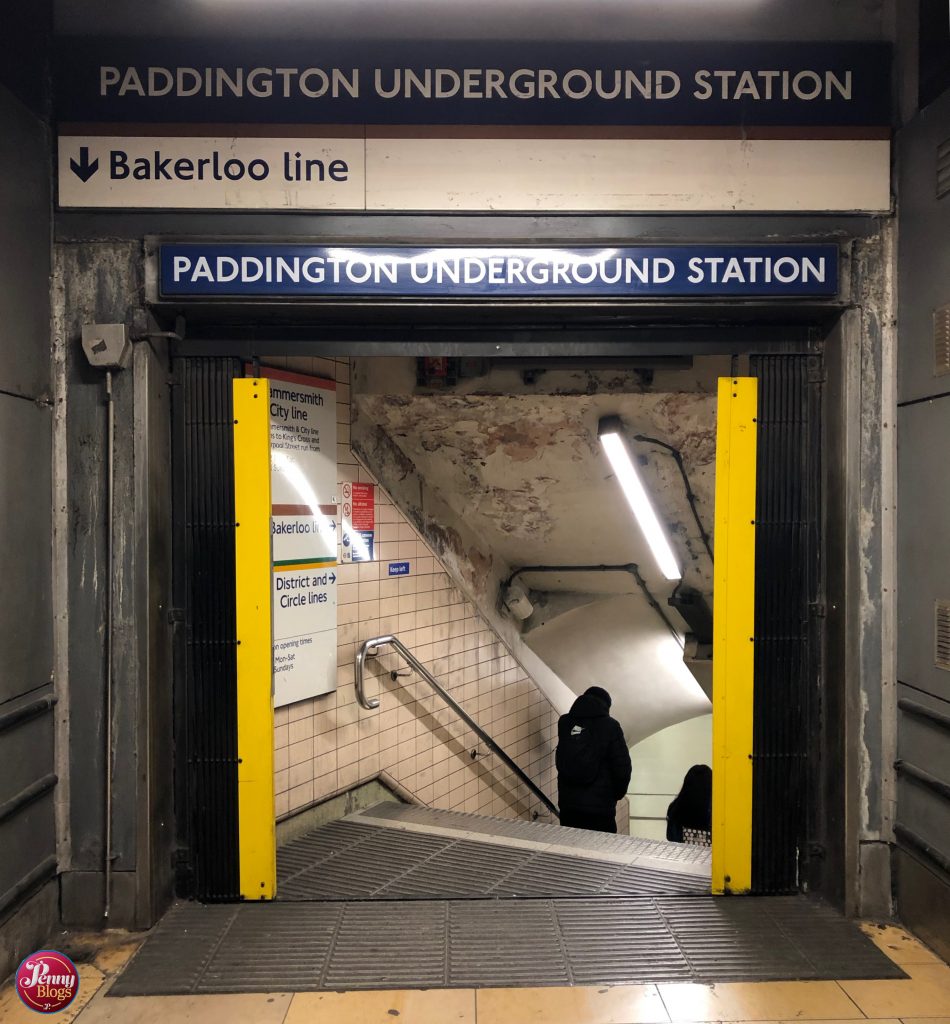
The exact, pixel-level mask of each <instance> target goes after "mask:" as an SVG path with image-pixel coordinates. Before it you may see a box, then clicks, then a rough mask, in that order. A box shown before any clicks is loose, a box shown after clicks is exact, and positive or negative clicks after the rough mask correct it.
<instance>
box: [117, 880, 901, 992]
mask: <svg viewBox="0 0 950 1024" xmlns="http://www.w3.org/2000/svg"><path fill="white" fill-rule="evenodd" d="M904 976H905V975H904V973H903V972H902V971H901V969H900V968H899V967H898V966H897V965H896V964H894V963H893V962H892V961H891V960H889V959H888V958H887V957H886V956H885V955H884V954H883V953H882V952H881V951H880V950H879V949H878V948H877V947H876V946H875V945H874V944H873V943H872V942H871V940H870V939H868V938H867V936H865V935H864V934H863V933H862V932H861V930H860V929H859V928H858V927H857V926H856V925H855V924H854V923H853V922H850V921H847V920H845V919H844V918H842V917H841V916H840V915H838V914H837V913H836V912H835V911H834V910H832V909H831V908H830V907H828V906H826V905H823V904H821V903H819V902H817V901H815V900H812V899H809V898H807V897H803V896H802V897H788V898H783V897H744V898H734V899H724V898H716V897H710V896H703V897H697V898H691V899H683V898H677V897H657V898H652V897H641V898H638V897H615V898H613V899H610V900H604V899H597V898H594V899H584V898H574V899H548V898H542V899H520V900H498V899H487V900H415V901H412V902H406V901H403V900H394V901H388V902H387V901H375V902H357V903H341V902H335V903H329V902H306V903H292V902H285V903H243V904H230V905H221V904H217V905H211V906H205V905H202V904H199V903H185V904H178V905H176V906H175V907H173V908H172V910H171V911H169V913H168V914H166V916H165V918H164V919H163V920H162V921H161V923H160V924H159V925H158V926H157V927H156V928H155V929H154V931H153V932H152V934H151V935H150V936H149V938H148V940H147V941H146V942H145V943H144V945H143V946H142V948H141V949H140V950H139V952H138V953H137V954H136V956H135V957H134V959H133V960H132V961H131V963H130V964H129V966H128V967H127V968H126V970H125V971H124V972H123V973H122V974H121V975H120V976H119V978H118V979H117V980H116V982H115V983H114V985H113V986H112V988H111V990H110V992H109V994H110V995H113V996H131V995H175V994H201V993H212V992H252V991H253V992H279V991H283V992H300V991H321V990H339V989H386V988H398V987H413V988H418V987H433V988H469V987H492V986H504V985H512V986H549V985H593V984H599V985H619V984H627V983H633V982H678V981H683V982H688V981H696V982H706V983H710V982H725V981H793V980H795V981H797V980H835V979H839V980H844V979H857V978H902V977H904Z"/></svg>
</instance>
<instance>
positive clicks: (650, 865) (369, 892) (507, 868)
mask: <svg viewBox="0 0 950 1024" xmlns="http://www.w3.org/2000/svg"><path fill="white" fill-rule="evenodd" d="M393 806H394V807H396V808H397V809H398V805H393ZM377 810H379V808H374V809H373V810H372V811H370V812H366V813H364V814H358V815H354V816H352V817H350V818H347V819H344V820H342V821H333V822H330V823H329V824H327V825H322V826H320V827H319V828H316V829H314V830H313V831H312V832H309V833H307V834H306V835H303V836H300V837H299V838H297V839H294V840H293V841H291V842H290V843H288V844H286V845H285V846H282V847H281V848H280V849H279V850H278V851H277V893H278V899H280V900H357V899H364V900H391V899H405V900H410V899H418V900H432V899H482V898H486V897H494V898H500V899H509V898H515V897H544V896H548V897H558V896H660V895H683V896H688V895H703V894H706V893H708V892H709V873H708V870H707V869H706V868H705V866H704V863H703V862H702V861H699V862H697V860H696V856H695V854H696V853H699V854H700V855H706V856H708V851H705V850H702V849H701V848H688V847H686V848H684V847H682V846H681V845H679V844H672V843H653V842H649V841H648V840H640V839H631V838H630V837H628V836H606V837H605V836H604V835H603V834H602V833H591V832H583V831H582V830H580V829H562V828H560V827H559V826H546V825H532V824H530V823H528V822H505V821H503V820H502V819H495V818H477V817H476V816H475V815H454V816H452V819H451V820H454V821H455V825H456V826H457V824H458V822H457V819H459V818H462V819H465V821H464V822H463V823H462V824H463V825H464V827H463V828H459V827H447V826H446V813H445V812H429V814H430V815H433V816H435V817H437V818H438V819H439V822H440V823H438V824H437V823H433V822H431V821H429V822H421V821H419V820H418V819H419V817H420V816H419V815H418V814H412V815H411V816H408V815H405V814H403V815H400V816H398V817H389V818H383V817H378V818H377V817H371V815H374V814H375V812H376V811H377ZM409 810H410V811H418V810H419V809H416V808H411V809H409ZM472 819H474V823H475V824H476V825H477V826H479V827H478V828H475V829H473V828H471V827H469V826H470V825H471V824H472ZM394 822H395V823H394ZM497 823H501V824H502V825H508V826H519V825H520V826H523V827H522V828H520V829H517V831H516V834H515V835H501V836H499V835H497V834H494V833H489V832H487V831H484V829H486V828H487V826H488V825H491V824H497ZM407 826H408V827H407ZM532 830H534V831H532ZM538 830H540V832H539V831H538ZM509 831H515V830H513V829H510V830H509ZM473 837H474V838H473ZM529 837H530V838H529ZM604 838H607V839H613V840H623V842H622V843H621V842H614V843H613V844H612V846H611V847H610V848H606V849H605V848H604V846H603V845H602V840H603V839H604ZM552 839H555V840H557V842H556V843H555V842H552ZM564 840H567V842H564ZM660 848H670V850H669V855H667V856H663V857H658V856H657V853H658V852H665V851H660ZM682 849H685V850H686V851H687V854H688V855H690V856H692V857H693V860H692V861H686V860H682V859H678V856H679V854H680V851H681V850H682Z"/></svg>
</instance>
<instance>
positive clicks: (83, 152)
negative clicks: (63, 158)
mask: <svg viewBox="0 0 950 1024" xmlns="http://www.w3.org/2000/svg"><path fill="white" fill-rule="evenodd" d="M69 166H70V168H71V169H72V172H73V174H75V175H76V177H77V178H78V179H79V180H80V181H82V182H86V181H88V180H89V179H90V178H91V177H92V176H93V175H94V174H95V173H96V171H98V170H99V159H98V157H97V158H96V159H95V160H90V159H89V147H88V146H80V147H79V161H78V162H77V161H76V160H72V159H71V160H70V161H69Z"/></svg>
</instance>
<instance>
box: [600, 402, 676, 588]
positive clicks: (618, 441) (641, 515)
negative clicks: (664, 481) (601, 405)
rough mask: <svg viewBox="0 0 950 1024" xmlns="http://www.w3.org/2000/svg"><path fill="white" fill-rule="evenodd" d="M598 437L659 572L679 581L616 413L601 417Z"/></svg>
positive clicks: (672, 558)
mask: <svg viewBox="0 0 950 1024" xmlns="http://www.w3.org/2000/svg"><path fill="white" fill-rule="evenodd" d="M597 436H598V437H599V438H600V443H601V444H602V445H603V446H604V451H605V452H606V453H607V458H608V459H610V465H611V466H612V467H613V471H614V473H615V475H616V477H617V482H618V483H619V484H620V486H621V488H622V490H623V493H624V497H625V498H626V499H627V502H628V504H629V505H630V508H631V510H632V511H633V514H634V517H635V518H636V520H637V524H638V525H639V527H640V529H641V530H642V532H643V536H644V537H645V538H646V542H647V544H649V545H650V551H651V552H652V553H653V557H654V558H655V559H656V564H657V566H658V568H659V570H660V572H661V573H663V575H664V576H665V577H666V578H667V579H668V580H678V579H680V578H681V577H682V575H683V574H682V573H681V572H680V568H679V565H678V563H677V561H676V556H675V555H674V554H673V549H672V548H671V547H670V542H669V540H667V537H666V532H665V531H664V529H663V527H662V526H661V525H660V520H659V519H658V518H657V514H656V510H655V509H654V508H653V503H652V502H651V501H650V496H649V495H648V494H647V492H646V488H645V487H644V486H643V481H642V480H641V479H640V474H639V473H638V472H637V468H636V466H634V464H633V459H631V458H630V452H629V450H628V449H627V444H626V442H625V441H624V439H623V423H622V422H621V419H620V417H619V416H604V417H603V419H601V421H600V422H599V423H598V424H597Z"/></svg>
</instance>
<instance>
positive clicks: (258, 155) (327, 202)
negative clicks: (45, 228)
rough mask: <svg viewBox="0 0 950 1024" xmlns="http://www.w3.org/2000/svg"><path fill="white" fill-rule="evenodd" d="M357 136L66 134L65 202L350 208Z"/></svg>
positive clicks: (357, 187)
mask: <svg viewBox="0 0 950 1024" xmlns="http://www.w3.org/2000/svg"><path fill="white" fill-rule="evenodd" d="M363 193H364V154H363V140H362V138H313V139H309V138H208V137H194V138H191V137H175V138H169V137H158V136H156V137H141V136H135V137H128V138H124V137H121V136H96V135H89V136H86V135H83V136H78V135H64V136H61V137H60V140H59V205H60V206H64V207H77V206H78V207H113V208H115V207H120V208H121V207H125V208H137V209H147V208H159V207H165V208H182V209H185V208H189V209H205V210H213V209H222V210H224V209H227V210H234V209H245V210H249V209H254V210H261V209H307V210H329V209H338V210H356V209H362V207H363V202H364V194H363Z"/></svg>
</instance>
